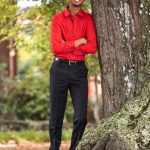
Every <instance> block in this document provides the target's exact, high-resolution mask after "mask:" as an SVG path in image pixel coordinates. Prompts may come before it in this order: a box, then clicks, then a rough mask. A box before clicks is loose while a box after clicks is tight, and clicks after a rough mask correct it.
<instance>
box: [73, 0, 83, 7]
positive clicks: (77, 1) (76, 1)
mask: <svg viewBox="0 0 150 150" xmlns="http://www.w3.org/2000/svg"><path fill="white" fill-rule="evenodd" d="M83 1H84V0H71V4H72V5H73V6H74V7H81V6H82V4H83Z"/></svg>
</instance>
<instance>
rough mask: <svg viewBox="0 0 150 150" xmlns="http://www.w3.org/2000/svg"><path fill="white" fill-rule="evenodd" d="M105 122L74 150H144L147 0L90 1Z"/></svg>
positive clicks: (149, 87) (149, 54)
mask: <svg viewBox="0 0 150 150" xmlns="http://www.w3.org/2000/svg"><path fill="white" fill-rule="evenodd" d="M92 9H93V17H94V20H95V25H96V29H97V38H98V45H99V51H98V53H99V59H100V65H101V74H102V96H103V111H104V115H105V118H104V119H103V120H102V121H101V122H100V124H99V125H98V126H97V128H96V129H93V130H90V131H87V132H86V133H85V134H84V136H83V138H82V140H81V141H80V143H79V145H78V147H77V150H81V149H84V150H91V149H92V150H149V149H150V0H105V1H104V0H93V1H92Z"/></svg>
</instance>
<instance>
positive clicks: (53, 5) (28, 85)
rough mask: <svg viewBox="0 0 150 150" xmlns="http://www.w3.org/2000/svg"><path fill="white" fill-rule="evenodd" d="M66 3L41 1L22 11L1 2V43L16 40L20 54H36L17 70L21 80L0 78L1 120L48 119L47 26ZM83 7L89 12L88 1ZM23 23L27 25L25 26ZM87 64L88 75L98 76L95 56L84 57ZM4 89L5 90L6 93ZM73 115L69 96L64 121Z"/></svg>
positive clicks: (10, 0)
mask: <svg viewBox="0 0 150 150" xmlns="http://www.w3.org/2000/svg"><path fill="white" fill-rule="evenodd" d="M69 2H70V1H69V0H53V1H50V2H49V3H47V2H46V1H44V0H43V1H42V5H41V6H40V7H36V6H35V7H30V8H28V9H22V10H21V9H19V8H18V7H17V5H16V3H17V1H15V0H1V1H0V9H1V12H0V28H1V30H0V35H1V37H3V38H1V41H3V40H6V39H7V40H9V39H11V38H12V39H14V41H15V42H14V46H13V47H14V48H16V49H17V50H18V51H19V52H21V51H27V52H33V51H35V52H36V55H35V56H34V57H32V58H31V62H26V65H27V64H28V66H29V67H27V66H25V65H24V68H20V71H22V72H24V74H23V76H22V77H20V76H18V77H16V79H14V80H10V79H9V78H5V79H4V76H0V79H1V80H2V82H1V83H0V84H1V86H2V87H1V89H2V90H1V93H0V100H1V103H0V107H1V109H0V116H1V118H5V119H8V118H13V119H32V120H45V119H48V118H49V68H50V66H51V63H52V61H53V55H52V53H51V47H50V43H49V37H50V24H51V19H52V16H53V15H54V14H56V13H57V12H59V11H61V10H63V9H64V8H65V7H66V6H67V5H68V4H69ZM83 8H84V9H85V10H87V11H88V10H89V9H90V2H89V0H87V1H85V3H84V5H83ZM26 21H28V22H29V23H28V24H26V23H25V22H26ZM20 63H21V62H20ZM19 65H20V64H19ZM87 65H88V68H89V75H98V73H99V65H98V60H97V56H96V55H88V56H87ZM22 66H23V65H22ZM35 66H38V68H39V70H40V71H39V72H40V75H36V74H35V73H34V68H35ZM23 69H24V70H23ZM4 85H5V86H4ZM5 88H6V89H8V91H7V92H6V91H5V90H4V89H5ZM2 93H5V94H2ZM72 114H73V107H72V103H71V98H70V96H68V103H67V107H66V113H65V118H64V120H65V121H71V119H72ZM8 116H9V117H8Z"/></svg>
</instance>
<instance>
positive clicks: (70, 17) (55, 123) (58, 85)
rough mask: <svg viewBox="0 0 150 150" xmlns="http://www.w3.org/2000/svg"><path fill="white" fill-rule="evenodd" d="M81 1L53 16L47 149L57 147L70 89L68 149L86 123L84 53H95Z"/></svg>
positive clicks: (73, 0)
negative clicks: (52, 59)
mask: <svg viewBox="0 0 150 150" xmlns="http://www.w3.org/2000/svg"><path fill="white" fill-rule="evenodd" d="M83 2H84V0H71V3H70V5H69V6H68V7H67V8H66V9H65V10H64V11H62V12H60V13H58V14H56V15H55V16H53V19H52V24H51V46H52V52H53V54H54V56H55V57H54V61H53V63H52V66H51V68H50V123H49V133H50V142H51V146H50V150H59V147H60V144H61V132H62V124H63V118H64V112H65V107H66V102H67V93H68V90H69V91H70V94H71V98H72V103H73V108H74V116H73V125H74V127H73V132H72V138H71V146H70V150H75V148H76V146H77V144H78V142H79V141H80V139H81V138H82V135H83V132H84V130H85V126H86V124H87V103H88V81H87V73H88V69H87V67H86V65H85V63H84V59H85V54H92V53H95V52H96V49H97V41H96V31H95V27H94V23H93V19H92V15H91V14H89V13H87V12H85V11H83V10H82V9H81V6H82V4H83Z"/></svg>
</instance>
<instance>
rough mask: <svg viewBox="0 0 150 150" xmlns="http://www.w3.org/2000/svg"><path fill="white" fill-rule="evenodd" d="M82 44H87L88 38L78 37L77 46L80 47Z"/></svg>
mask: <svg viewBox="0 0 150 150" xmlns="http://www.w3.org/2000/svg"><path fill="white" fill-rule="evenodd" d="M82 44H87V39H85V38H81V39H78V40H76V41H75V47H78V46H80V45H82Z"/></svg>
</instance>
